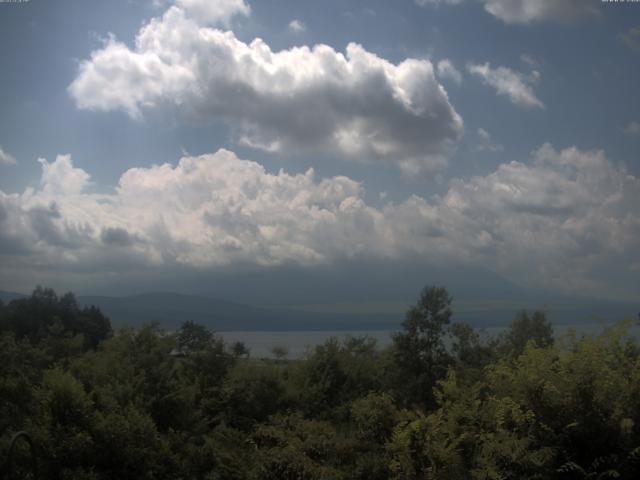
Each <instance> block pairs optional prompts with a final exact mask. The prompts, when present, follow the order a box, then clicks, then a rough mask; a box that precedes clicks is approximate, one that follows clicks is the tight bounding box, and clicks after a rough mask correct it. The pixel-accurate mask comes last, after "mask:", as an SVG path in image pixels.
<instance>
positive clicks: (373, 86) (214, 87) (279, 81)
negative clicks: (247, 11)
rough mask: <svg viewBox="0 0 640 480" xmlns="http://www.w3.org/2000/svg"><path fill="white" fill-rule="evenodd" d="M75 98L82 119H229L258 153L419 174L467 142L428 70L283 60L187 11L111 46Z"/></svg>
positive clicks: (323, 54) (313, 53)
mask: <svg viewBox="0 0 640 480" xmlns="http://www.w3.org/2000/svg"><path fill="white" fill-rule="evenodd" d="M69 93H70V95H71V96H72V97H73V99H74V100H75V103H76V105H77V106H78V107H79V108H83V109H91V110H100V111H111V110H121V111H125V112H127V113H128V114H129V115H130V116H131V117H134V118H138V119H140V118H143V117H144V115H145V114H147V113H149V114H151V112H153V111H155V110H162V109H167V108H169V109H175V110H176V111H178V112H179V113H181V114H182V115H185V116H193V117H196V118H198V117H204V118H207V117H215V118H221V119H223V120H225V121H226V122H227V123H228V124H229V125H230V126H231V127H232V128H233V129H235V131H236V134H237V139H238V140H239V141H241V142H242V143H244V144H246V145H249V146H252V147H254V148H261V149H264V150H268V151H278V152H306V151H313V150H316V151H318V150H319V151H323V152H328V153H332V152H333V153H335V154H338V155H340V156H342V157H345V158H350V159H357V160H365V161H374V160H378V161H383V162H387V163H390V164H396V165H399V166H400V168H402V169H403V171H405V172H407V173H411V174H413V173H418V172H423V171H432V170H436V169H439V168H442V167H443V166H444V165H446V163H447V160H448V158H449V157H450V156H451V154H452V151H453V150H454V149H455V147H456V144H457V142H458V141H459V139H460V137H461V135H462V133H463V121H462V118H461V117H460V115H459V114H458V113H457V112H456V110H455V109H454V107H453V106H452V105H451V103H450V102H449V98H448V96H447V93H446V91H445V89H444V88H443V87H442V85H440V83H439V82H438V80H437V78H436V75H435V73H434V67H433V65H432V64H431V62H430V61H428V60H425V59H412V58H409V59H406V60H404V61H403V62H401V63H399V64H393V63H391V62H389V61H388V60H385V59H384V58H381V57H379V56H377V55H375V54H373V53H371V52H368V51H367V50H365V49H364V48H363V47H362V46H360V45H358V44H355V43H351V44H349V45H348V46H347V48H346V51H345V52H344V53H343V52H339V51H336V50H334V49H333V48H332V47H330V46H327V45H316V46H314V47H313V48H309V47H306V46H304V47H296V48H291V49H289V50H282V51H279V52H274V51H273V50H271V48H270V47H269V45H267V44H266V43H265V42H264V41H263V40H261V39H255V40H254V41H252V42H251V43H249V44H247V43H244V42H242V41H240V40H238V39H237V38H236V37H235V35H234V34H233V33H232V32H229V31H222V30H217V29H213V28H206V27H202V26H199V25H198V24H197V23H196V22H195V21H193V20H191V19H189V18H187V17H186V16H185V14H184V12H183V11H182V10H181V9H180V8H177V7H171V8H170V9H169V10H168V11H167V12H166V13H165V14H164V16H163V17H162V18H155V19H153V20H151V21H150V22H149V23H148V24H147V25H145V26H144V27H143V28H142V29H141V30H140V31H139V33H138V35H137V37H136V41H135V47H134V48H133V49H131V48H129V47H128V46H127V45H125V44H124V43H121V42H119V41H117V40H115V39H113V38H112V39H111V40H109V41H108V43H107V44H106V45H105V46H104V47H103V48H101V49H99V50H96V51H94V52H92V54H91V58H90V59H88V60H86V61H84V62H83V63H82V64H81V65H80V68H79V70H78V73H77V76H76V78H75V80H74V81H73V82H72V83H71V85H70V86H69Z"/></svg>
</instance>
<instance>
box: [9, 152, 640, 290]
mask: <svg viewBox="0 0 640 480" xmlns="http://www.w3.org/2000/svg"><path fill="white" fill-rule="evenodd" d="M40 163H41V164H42V178H41V184H40V187H39V188H37V189H31V188H29V189H27V190H25V191H24V192H23V193H22V194H13V195H7V194H5V193H2V192H0V212H2V215H0V226H1V227H2V228H1V229H0V232H1V233H0V252H1V253H2V254H4V255H7V254H12V256H11V258H12V264H11V269H15V270H27V271H28V270H33V269H37V268H39V267H54V266H56V265H57V266H58V267H59V268H62V269H65V270H69V271H71V272H81V271H102V272H104V274H105V275H108V274H112V273H117V272H118V271H121V270H128V269H137V268H145V267H150V266H165V267H167V268H171V267H176V266H181V267H185V266H186V267H189V268H194V269H202V268H213V267H217V266H223V265H229V264H245V265H246V264H249V265H260V266H276V265H286V264H291V263H293V264H298V265H309V266H313V265H319V264H332V263H336V262H342V261H348V260H350V259H354V258H358V257H359V256H367V255H369V256H370V255H373V256H377V257H383V258H403V257H412V256H417V257H421V256H428V257H429V258H434V259H438V260H439V261H441V262H445V263H446V262H452V261H453V262H459V261H466V262H469V263H471V264H475V265H481V266H484V267H491V268H492V269H495V270H497V271H499V272H501V273H503V274H505V275H507V276H509V277H510V278H515V279H519V280H524V279H527V280H528V281H529V282H532V283H534V284H538V285H546V286H550V282H551V284H552V285H554V286H557V287H559V288H562V289H567V287H569V289H570V290H583V291H606V290H607V289H608V288H609V287H610V286H608V285H604V284H602V283H601V282H600V281H599V280H598V271H599V269H601V268H610V267H611V266H612V265H617V266H618V268H623V269H632V270H633V269H636V270H637V269H640V263H638V262H637V261H636V260H634V255H635V252H637V251H638V248H640V241H639V239H640V205H638V202H637V199H638V198H640V179H638V178H636V177H634V176H632V175H629V174H628V173H627V172H626V171H625V170H624V168H622V167H620V166H619V165H616V164H615V163H613V162H612V161H611V160H609V159H608V158H607V157H606V156H605V154H604V153H603V152H602V151H581V150H579V149H577V148H575V147H571V148H567V149H564V150H556V149H554V148H553V147H552V146H551V145H549V144H545V145H542V146H541V147H540V148H538V149H537V150H536V151H535V152H534V153H533V155H532V158H531V159H530V160H529V161H527V162H516V161H513V162H510V163H508V164H502V165H500V166H499V167H498V168H497V169H496V170H495V171H494V172H492V173H490V174H488V175H485V176H475V177H472V178H470V179H462V178H454V179H452V180H451V181H450V184H449V188H448V190H447V192H446V194H445V195H443V196H438V197H435V198H433V199H432V200H427V199H425V198H422V197H420V196H417V195H413V196H410V197H409V198H407V199H406V200H405V201H403V202H401V203H393V202H388V203H386V204H384V205H383V206H382V207H380V208H376V207H374V206H372V205H369V204H367V202H366V201H365V199H364V187H363V186H362V185H361V184H360V183H358V182H356V181H354V180H352V179H350V178H347V177H344V176H337V177H332V178H322V179H318V178H316V175H315V173H314V171H313V170H309V171H307V172H306V173H304V174H298V175H290V174H288V173H286V172H284V171H282V170H280V171H279V172H278V173H275V174H274V173H270V172H267V171H266V170H265V169H264V167H262V166H261V165H259V164H258V163H256V162H252V161H248V160H242V159H239V158H238V157H237V156H236V155H235V154H234V153H233V152H230V151H228V150H219V151H218V152H216V153H214V154H209V155H202V156H199V157H183V158H182V159H181V160H180V161H179V162H178V164H177V165H175V166H172V165H169V164H164V165H156V166H153V167H150V168H132V169H129V170H127V171H126V172H124V173H123V174H122V176H121V177H120V180H119V182H118V185H117V187H116V189H115V192H114V193H112V194H96V193H90V188H89V187H90V186H91V183H90V176H89V174H88V173H86V172H84V171H83V170H82V169H79V168H77V167H74V166H73V163H72V161H71V158H70V157H69V156H68V155H62V156H58V157H57V159H56V160H55V161H54V162H52V163H49V162H47V161H46V160H44V159H41V160H40ZM617 287H620V286H619V285H618V286H617Z"/></svg>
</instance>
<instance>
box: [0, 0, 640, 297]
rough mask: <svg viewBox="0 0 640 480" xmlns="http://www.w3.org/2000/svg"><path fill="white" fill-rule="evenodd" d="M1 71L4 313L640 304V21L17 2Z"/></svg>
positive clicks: (144, 1) (523, 4)
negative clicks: (518, 300) (292, 296)
mask: <svg viewBox="0 0 640 480" xmlns="http://www.w3.org/2000/svg"><path fill="white" fill-rule="evenodd" d="M0 62H1V65H2V68H1V70H0V105H1V107H2V108H1V110H0V112H1V113H0V289H2V290H11V291H23V292H25V291H29V290H31V289H32V288H33V287H34V286H35V285H36V284H44V285H50V286H53V287H55V288H59V289H73V290H75V291H78V292H81V293H119V294H124V293H130V292H143V291H149V290H154V289H156V288H160V287H161V288H163V289H170V290H174V291H185V290H188V291H191V292H194V293H195V292H196V291H198V292H201V291H204V290H207V288H209V287H205V285H206V279H207V278H216V279H217V280H216V281H224V278H225V276H228V278H232V277H233V278H237V275H239V274H240V273H242V274H246V275H252V274H255V275H256V276H257V277H256V278H258V277H259V278H260V279H262V281H264V282H266V283H269V282H277V283H278V284H281V285H282V288H285V289H286V288H287V275H283V274H282V272H286V271H288V269H295V270H296V271H303V272H306V274H308V275H314V272H324V273H323V274H322V275H325V274H326V272H327V271H332V270H333V271H335V272H340V271H343V269H344V268H345V265H347V266H348V265H351V266H353V268H354V269H357V268H361V267H362V266H363V265H376V264H381V263H384V264H385V265H388V264H389V263H394V262H395V263H396V264H397V265H416V264H417V265H424V268H425V270H428V269H429V268H433V269H434V270H435V271H443V270H442V269H443V268H444V267H447V268H450V269H451V271H452V272H456V271H460V272H468V271H471V270H470V269H472V270H473V271H474V272H486V273H487V275H486V280H485V281H486V282H491V281H493V280H491V279H494V278H500V279H504V280H505V281H506V282H510V283H513V284H515V285H518V286H522V287H524V288H531V289H538V290H545V291H554V292H561V293H563V294H571V295H581V296H592V297H600V298H611V299H626V300H632V299H637V298H638V296H639V295H640V253H639V252H640V158H638V153H639V152H640V94H638V85H640V3H638V2H615V3H614V2H601V1H600V0H597V1H595V0H594V1H592V0H539V1H535V2H534V1H525V0H394V1H382V0H369V1H364V0H325V1H323V2H314V1H292V0H269V1H261V2H259V1H257V0H253V1H251V0H173V1H172V0H111V1H109V2H104V1H100V2H99V1H94V0H84V1H82V2H80V1H71V0H56V1H52V0H49V1H45V0H28V1H22V2H0ZM365 270H367V269H366V268H365V269H364V270H363V271H365ZM270 274H272V275H270ZM394 275H395V277H394ZM402 275H403V274H402V269H401V268H396V269H394V273H393V275H391V274H390V277H389V280H388V281H389V284H390V285H391V284H393V283H394V282H398V281H400V280H401V277H402ZM460 275H465V273H460ZM481 277H482V276H481ZM292 278H297V277H295V276H294V277H292ZM322 278H325V277H322ZM349 278H352V277H349ZM353 278H355V280H353V281H354V282H360V283H361V284H360V285H359V289H360V290H362V288H363V286H364V287H365V290H366V285H367V282H368V281H370V279H369V278H367V275H363V276H362V278H360V279H358V277H357V276H356V277H353ZM220 279H222V280H220ZM289 281H293V280H289ZM482 281H483V280H479V282H480V283H482ZM211 288H213V287H211ZM412 294H413V293H411V295H412ZM311 300H312V299H311ZM311 300H310V301H311ZM294 303H295V302H294Z"/></svg>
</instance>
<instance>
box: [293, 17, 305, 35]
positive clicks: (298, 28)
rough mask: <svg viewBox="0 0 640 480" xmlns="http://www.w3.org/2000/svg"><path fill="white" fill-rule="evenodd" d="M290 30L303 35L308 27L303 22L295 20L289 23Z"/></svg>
mask: <svg viewBox="0 0 640 480" xmlns="http://www.w3.org/2000/svg"><path fill="white" fill-rule="evenodd" d="M289 30H291V31H292V32H294V33H302V32H304V31H306V30H307V26H306V25H305V24H304V22H302V20H298V19H297V18H296V19H293V20H291V21H290V22H289Z"/></svg>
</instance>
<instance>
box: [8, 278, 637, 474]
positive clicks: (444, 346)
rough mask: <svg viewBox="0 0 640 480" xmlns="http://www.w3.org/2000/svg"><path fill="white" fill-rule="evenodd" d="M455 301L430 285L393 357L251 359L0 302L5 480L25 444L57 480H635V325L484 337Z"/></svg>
mask: <svg viewBox="0 0 640 480" xmlns="http://www.w3.org/2000/svg"><path fill="white" fill-rule="evenodd" d="M450 305H451V298H450V296H449V294H448V293H447V291H446V290H445V289H444V288H440V287H428V288H425V289H424V290H423V292H422V293H421V295H420V296H419V298H418V301H417V302H416V305H415V306H414V307H413V308H411V309H410V310H409V311H408V312H407V313H406V318H405V320H404V322H403V324H402V329H401V330H400V331H399V332H398V333H396V334H395V335H394V338H393V343H392V345H391V346H390V347H388V348H385V349H381V348H378V347H377V346H376V344H375V342H374V341H373V340H372V339H370V338H367V337H363V338H345V339H343V340H338V339H331V340H329V341H327V342H326V343H325V344H323V345H321V346H318V347H316V348H315V349H314V350H312V351H310V352H309V354H308V355H307V356H306V357H305V358H303V359H299V360H298V359H296V360H290V359H287V358H286V357H285V356H284V355H281V356H280V357H279V358H277V359H258V358H252V357H251V355H250V352H248V351H247V349H246V348H245V347H244V346H243V345H242V344H225V343H224V342H223V341H222V339H221V338H219V337H218V336H216V335H215V334H214V333H213V332H212V331H210V330H209V329H207V328H205V327H203V326H200V325H198V324H195V323H193V322H187V323H185V324H183V325H182V327H181V328H180V329H178V330H177V331H175V332H168V331H165V330H163V329H162V328H161V327H160V326H159V325H158V324H147V325H145V326H143V327H140V328H138V329H122V330H119V331H117V332H113V331H112V328H111V325H110V322H109V320H108V319H107V318H106V317H105V316H104V315H103V314H102V313H101V312H100V311H99V310H98V309H96V308H84V307H83V308H81V307H79V306H78V305H77V303H76V301H75V298H74V296H73V295H72V294H66V295H63V296H60V297H59V296H57V295H56V294H55V292H53V291H52V290H49V289H42V288H38V289H36V290H35V291H34V293H33V294H32V295H31V296H30V297H29V298H25V299H16V300H13V301H11V302H10V303H8V304H6V305H2V304H0V330H1V336H0V372H1V374H0V465H3V466H4V467H3V468H4V469H5V470H4V471H3V472H2V473H3V474H7V473H8V471H7V470H8V469H9V468H10V469H11V470H12V471H13V473H15V474H16V475H15V478H25V476H27V478H28V475H29V474H30V469H29V468H28V465H29V458H30V457H29V451H28V449H27V444H26V443H25V442H21V441H20V442H17V443H16V444H15V447H16V448H15V449H14V451H13V455H12V456H11V458H8V452H9V445H10V442H11V440H12V438H13V437H14V435H15V433H16V432H18V431H26V432H27V433H28V434H29V435H30V436H31V438H32V439H33V444H34V449H35V453H36V457H37V469H38V475H39V476H38V478H48V479H78V480H79V479H105V480H106V479H209V480H213V479H224V480H227V479H229V480H232V479H256V480H258V479H261V480H262V479H265V480H270V479H273V480H288V479H291V480H293V479H296V480H305V479H388V478H391V479H452V480H456V479H526V478H541V479H543V478H544V479H546V478H550V479H556V478H557V479H586V478H594V479H595V478H622V479H635V478H640V477H639V475H640V345H638V343H637V341H636V340H635V339H634V338H632V337H630V336H629V335H628V329H629V327H630V326H631V323H630V321H627V322H622V323H620V324H619V325H618V326H617V327H615V328H612V329H610V330H608V331H606V332H604V333H603V334H602V335H599V336H596V337H580V338H579V337H577V336H576V335H569V336H565V337H563V338H554V335H553V329H552V326H551V325H550V323H549V322H548V321H547V319H546V317H545V314H544V312H542V311H536V312H531V313H527V312H521V313H520V314H518V315H517V316H516V318H515V319H514V321H513V323H512V324H511V326H510V328H509V329H508V330H507V331H506V332H505V333H504V334H503V335H501V336H500V337H498V338H493V339H490V340H483V339H482V338H481V337H480V335H479V334H478V332H476V331H474V330H473V329H472V328H471V327H470V326H468V325H465V324H461V323H456V322H455V315H453V314H452V312H451V310H450ZM10 465H11V467H10ZM21 475H22V476H21Z"/></svg>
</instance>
